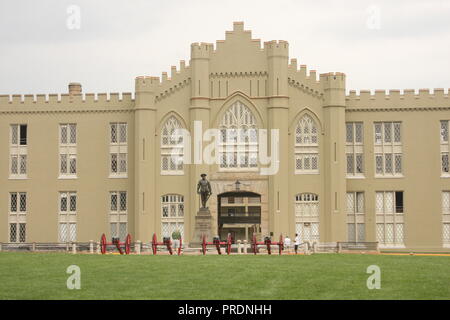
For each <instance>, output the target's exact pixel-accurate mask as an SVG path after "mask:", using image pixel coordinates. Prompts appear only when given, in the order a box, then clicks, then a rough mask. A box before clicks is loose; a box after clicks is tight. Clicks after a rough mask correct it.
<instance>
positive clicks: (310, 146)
mask: <svg viewBox="0 0 450 320" xmlns="http://www.w3.org/2000/svg"><path fill="white" fill-rule="evenodd" d="M295 173H297V174H302V173H319V138H318V130H317V125H316V122H315V121H314V119H313V118H312V117H311V116H310V115H308V114H305V115H304V116H303V117H302V118H301V119H300V121H299V122H298V123H297V127H296V128H295Z"/></svg>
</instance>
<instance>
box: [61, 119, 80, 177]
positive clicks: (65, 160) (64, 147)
mask: <svg viewBox="0 0 450 320" xmlns="http://www.w3.org/2000/svg"><path fill="white" fill-rule="evenodd" d="M59 175H60V177H62V178H76V175H77V125H76V124H74V123H70V124H60V125H59Z"/></svg>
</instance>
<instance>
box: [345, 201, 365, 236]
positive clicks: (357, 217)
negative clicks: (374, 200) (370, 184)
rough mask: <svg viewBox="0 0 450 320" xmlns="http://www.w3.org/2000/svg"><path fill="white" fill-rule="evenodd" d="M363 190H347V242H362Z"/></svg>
mask: <svg viewBox="0 0 450 320" xmlns="http://www.w3.org/2000/svg"><path fill="white" fill-rule="evenodd" d="M364 212H365V211H364V192H347V235H348V241H349V242H364V241H365V240H366V232H365V213H364Z"/></svg>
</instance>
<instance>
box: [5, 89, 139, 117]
mask: <svg viewBox="0 0 450 320" xmlns="http://www.w3.org/2000/svg"><path fill="white" fill-rule="evenodd" d="M133 105H134V97H133V95H132V94H131V93H129V92H125V93H116V92H114V93H84V94H83V93H79V94H78V93H77V94H66V93H64V94H25V95H18V94H14V95H0V112H2V113H4V112H6V113H14V112H33V113H36V112H58V111H63V112H67V111H74V112H80V111H84V110H86V111H107V110H125V109H130V108H132V107H133Z"/></svg>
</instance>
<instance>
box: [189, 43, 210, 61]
mask: <svg viewBox="0 0 450 320" xmlns="http://www.w3.org/2000/svg"><path fill="white" fill-rule="evenodd" d="M213 52H214V44H212V43H206V42H200V43H193V44H191V59H209V58H210V57H211V54H212V53H213Z"/></svg>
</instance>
